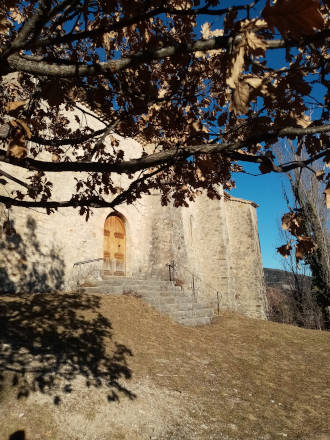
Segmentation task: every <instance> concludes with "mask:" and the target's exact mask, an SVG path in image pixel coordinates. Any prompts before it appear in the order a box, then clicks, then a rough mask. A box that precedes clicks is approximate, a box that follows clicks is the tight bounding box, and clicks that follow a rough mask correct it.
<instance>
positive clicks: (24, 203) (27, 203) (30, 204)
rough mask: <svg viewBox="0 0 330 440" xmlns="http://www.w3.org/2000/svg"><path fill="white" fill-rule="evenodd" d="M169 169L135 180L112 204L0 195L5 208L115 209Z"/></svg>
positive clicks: (162, 168)
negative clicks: (147, 181) (39, 199)
mask: <svg viewBox="0 0 330 440" xmlns="http://www.w3.org/2000/svg"><path fill="white" fill-rule="evenodd" d="M166 168H168V165H163V166H162V167H160V168H158V169H157V170H154V171H152V172H150V173H147V174H143V175H142V176H141V177H139V178H138V179H136V180H134V181H133V182H132V183H131V184H130V185H129V187H128V188H127V189H126V190H125V191H123V192H121V193H120V194H118V196H116V197H115V198H114V199H113V200H112V201H111V202H108V201H106V200H104V199H102V198H98V197H92V198H89V199H80V200H79V199H71V200H67V201H63V202H59V201H33V200H18V199H13V198H12V197H7V196H1V195H0V203H3V204H4V205H5V206H7V207H9V206H20V207H23V208H46V209H47V208H48V209H57V208H70V207H71V208H79V207H82V206H84V207H90V208H114V207H116V206H118V205H120V204H122V203H124V202H125V201H126V199H127V197H128V196H130V195H132V194H133V193H134V191H136V190H137V189H138V186H139V185H140V184H141V183H143V182H145V181H146V180H147V179H150V178H151V177H153V176H155V175H156V174H159V173H160V172H162V171H164V170H165V169H166Z"/></svg>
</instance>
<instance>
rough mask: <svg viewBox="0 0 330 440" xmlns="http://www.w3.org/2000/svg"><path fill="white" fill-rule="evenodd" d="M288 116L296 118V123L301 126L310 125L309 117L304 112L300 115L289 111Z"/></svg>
mask: <svg viewBox="0 0 330 440" xmlns="http://www.w3.org/2000/svg"><path fill="white" fill-rule="evenodd" d="M290 116H291V117H292V118H293V119H295V120H296V122H297V125H299V126H300V127H302V128H307V127H309V126H310V125H311V123H312V121H311V118H310V117H309V116H307V115H305V114H302V115H299V116H297V115H295V114H294V113H290Z"/></svg>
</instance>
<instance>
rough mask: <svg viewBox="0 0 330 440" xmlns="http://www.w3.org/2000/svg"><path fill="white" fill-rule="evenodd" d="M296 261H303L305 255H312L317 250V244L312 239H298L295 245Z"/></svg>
mask: <svg viewBox="0 0 330 440" xmlns="http://www.w3.org/2000/svg"><path fill="white" fill-rule="evenodd" d="M295 248H296V260H297V261H299V260H303V259H304V258H305V257H306V255H310V254H312V253H314V252H315V251H316V249H317V244H316V243H315V241H314V240H313V239H312V237H299V240H298V243H297V244H295Z"/></svg>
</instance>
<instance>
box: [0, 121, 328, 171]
mask: <svg viewBox="0 0 330 440" xmlns="http://www.w3.org/2000/svg"><path fill="white" fill-rule="evenodd" d="M102 130H104V129H102ZM329 131H330V124H328V125H322V126H318V127H307V128H297V127H285V128H282V129H280V130H269V131H267V132H263V133H256V134H255V135H253V136H250V137H248V138H247V139H245V140H244V141H239V142H224V143H222V144H201V145H191V146H188V147H185V148H182V149H178V148H173V149H170V150H166V151H161V152H159V153H154V154H150V155H149V156H142V157H140V158H138V159H131V160H128V161H122V162H115V163H101V162H46V161H40V160H36V159H32V158H29V157H26V158H24V159H17V158H15V157H13V156H10V155H8V154H7V152H6V150H1V149H0V162H6V163H9V164H11V165H16V166H19V167H21V168H26V169H28V170H33V171H44V172H49V171H53V172H96V173H109V172H114V173H118V174H123V173H127V174H129V173H135V172H137V171H141V170H144V169H147V168H150V167H155V166H159V165H162V164H166V163H169V162H170V163H171V164H173V163H174V162H175V161H177V160H185V159H186V158H187V157H189V156H191V155H199V154H213V153H220V154H227V155H228V154H232V153H233V152H235V151H236V150H239V149H241V148H243V147H246V146H249V145H253V144H256V143H258V142H263V141H269V140H275V139H277V138H278V137H284V136H304V135H306V134H314V133H325V132H329ZM50 143H51V140H50ZM325 151H327V150H325ZM236 154H237V153H236ZM243 156H244V157H245V159H244V160H245V161H246V162H248V161H249V159H248V158H249V157H251V156H249V155H244V154H242V158H240V159H239V160H243Z"/></svg>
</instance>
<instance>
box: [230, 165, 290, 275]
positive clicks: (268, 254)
mask: <svg viewBox="0 0 330 440" xmlns="http://www.w3.org/2000/svg"><path fill="white" fill-rule="evenodd" d="M244 168H245V170H246V171H248V172H251V173H255V174H257V173H258V172H259V170H258V167H257V166H255V165H252V164H251V165H250V164H248V165H244ZM234 177H235V181H236V188H235V189H233V190H232V191H231V192H230V194H231V195H233V196H235V197H241V198H243V199H247V200H252V201H254V202H256V203H257V204H258V205H259V207H258V208H257V215H258V226H259V237H260V246H261V254H262V261H263V266H264V267H271V268H277V269H283V266H282V262H283V257H281V256H280V255H279V254H278V253H277V252H276V247H278V246H280V245H281V244H283V242H282V241H281V238H280V233H279V225H280V223H281V217H282V215H283V214H284V213H285V212H287V207H286V203H285V200H284V199H283V194H282V188H283V183H284V182H285V179H286V177H285V176H283V175H280V174H275V173H270V174H263V175H261V176H250V175H247V174H241V173H239V174H236V175H234Z"/></svg>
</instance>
